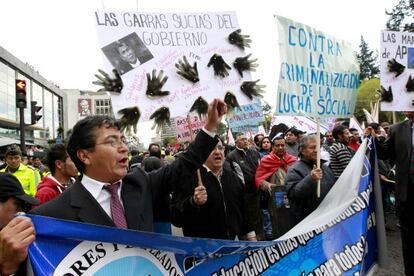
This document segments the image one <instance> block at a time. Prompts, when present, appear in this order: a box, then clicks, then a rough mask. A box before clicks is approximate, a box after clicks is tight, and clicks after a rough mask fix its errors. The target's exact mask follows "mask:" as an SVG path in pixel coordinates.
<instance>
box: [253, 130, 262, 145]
mask: <svg viewBox="0 0 414 276" xmlns="http://www.w3.org/2000/svg"><path fill="white" fill-rule="evenodd" d="M259 136H263V138H264V135H263V134H261V133H259V134H256V135H255V136H254V138H253V141H254V143H255V144H256V146H258V147H260V148H261V147H262V143H261V142H260V141H259ZM263 138H262V139H263Z"/></svg>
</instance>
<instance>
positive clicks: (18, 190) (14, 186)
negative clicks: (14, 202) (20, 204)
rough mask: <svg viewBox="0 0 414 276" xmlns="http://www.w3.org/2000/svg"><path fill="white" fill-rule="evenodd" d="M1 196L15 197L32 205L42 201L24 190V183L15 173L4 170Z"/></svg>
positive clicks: (1, 180)
mask: <svg viewBox="0 0 414 276" xmlns="http://www.w3.org/2000/svg"><path fill="white" fill-rule="evenodd" d="M0 197H1V198H9V197H15V198H18V199H21V200H23V201H24V202H26V203H29V204H31V205H38V204H39V203H40V200H39V199H37V198H34V197H31V196H29V195H27V194H26V193H25V192H24V190H23V188H22V185H21V184H20V182H19V180H17V178H16V177H15V176H14V175H12V174H10V173H4V172H0Z"/></svg>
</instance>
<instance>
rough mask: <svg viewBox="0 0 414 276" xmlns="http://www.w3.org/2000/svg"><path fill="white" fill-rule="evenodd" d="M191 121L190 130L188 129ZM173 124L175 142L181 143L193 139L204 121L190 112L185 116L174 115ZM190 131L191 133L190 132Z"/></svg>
mask: <svg viewBox="0 0 414 276" xmlns="http://www.w3.org/2000/svg"><path fill="white" fill-rule="evenodd" d="M190 123H191V130H190ZM175 125H176V131H177V135H176V138H177V142H178V143H183V142H187V141H191V139H194V138H195V136H196V135H197V133H199V132H200V130H201V129H202V128H203V127H204V125H205V121H204V120H200V118H199V117H198V116H197V115H193V114H190V115H189V116H187V117H184V116H177V117H175ZM191 132H192V133H191Z"/></svg>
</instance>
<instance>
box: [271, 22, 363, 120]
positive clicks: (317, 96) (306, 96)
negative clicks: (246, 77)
mask: <svg viewBox="0 0 414 276" xmlns="http://www.w3.org/2000/svg"><path fill="white" fill-rule="evenodd" d="M276 19H277V25H278V31H279V45H280V60H281V67H280V76H279V84H278V97H277V104H276V114H279V115H295V114H298V113H299V112H303V113H306V114H308V115H309V116H311V117H350V116H352V113H353V112H354V109H355V101H356V97H357V89H358V86H359V65H358V62H357V60H356V57H355V54H354V51H353V50H352V48H351V45H350V44H349V43H347V42H345V41H343V40H338V39H336V38H334V37H332V36H330V35H327V34H324V33H323V32H321V31H318V30H315V29H313V28H312V27H309V26H307V25H304V24H301V23H297V22H294V21H292V20H290V19H287V18H284V17H281V16H277V17H276Z"/></svg>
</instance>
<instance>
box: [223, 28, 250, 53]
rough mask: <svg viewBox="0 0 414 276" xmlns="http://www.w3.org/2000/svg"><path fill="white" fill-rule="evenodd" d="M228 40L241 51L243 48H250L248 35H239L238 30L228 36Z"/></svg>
mask: <svg viewBox="0 0 414 276" xmlns="http://www.w3.org/2000/svg"><path fill="white" fill-rule="evenodd" d="M228 39H229V43H230V44H233V45H236V46H237V47H239V48H240V49H242V50H244V47H248V48H250V43H251V42H252V40H251V39H250V36H249V35H242V34H241V29H238V30H236V31H234V32H232V33H231V34H229V37H228Z"/></svg>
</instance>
